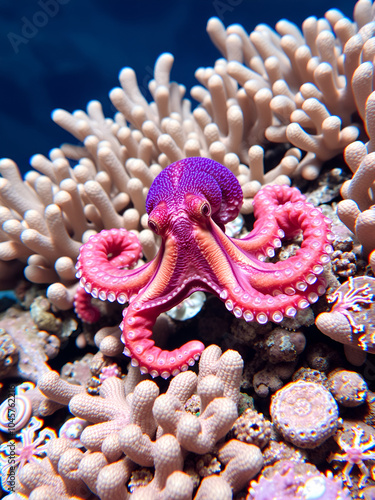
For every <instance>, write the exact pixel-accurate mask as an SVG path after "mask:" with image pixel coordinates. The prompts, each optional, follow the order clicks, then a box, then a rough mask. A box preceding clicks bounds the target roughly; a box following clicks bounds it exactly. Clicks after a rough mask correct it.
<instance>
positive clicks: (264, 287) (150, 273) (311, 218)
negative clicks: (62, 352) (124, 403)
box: [76, 157, 332, 378]
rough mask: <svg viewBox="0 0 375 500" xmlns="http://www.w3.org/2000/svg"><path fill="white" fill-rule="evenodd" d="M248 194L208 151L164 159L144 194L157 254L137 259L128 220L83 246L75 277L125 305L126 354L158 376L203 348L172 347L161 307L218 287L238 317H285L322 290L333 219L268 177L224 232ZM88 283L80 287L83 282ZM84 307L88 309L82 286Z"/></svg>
mask: <svg viewBox="0 0 375 500" xmlns="http://www.w3.org/2000/svg"><path fill="white" fill-rule="evenodd" d="M242 202H243V194H242V189H241V186H240V184H239V182H238V181H237V178H236V177H235V176H234V174H233V173H232V172H231V171H230V170H229V169H227V168H226V167H224V166H223V165H221V164H219V163H217V162H215V161H213V160H211V159H208V158H202V157H196V158H186V159H182V160H179V161H177V162H175V163H173V164H171V165H169V166H167V167H166V168H165V169H164V170H163V171H162V172H161V173H160V174H159V175H158V176H157V177H156V178H155V179H154V181H153V183H152V185H151V187H150V190H149V192H148V195H147V198H146V211H147V214H148V226H149V228H150V229H151V230H152V231H153V232H154V233H155V234H157V235H158V236H159V237H160V239H161V245H160V249H159V251H158V253H157V255H156V256H155V258H154V259H153V260H151V261H149V262H147V263H145V264H143V265H141V266H139V267H134V265H135V264H136V263H137V261H138V259H139V258H140V256H141V253H142V249H141V246H140V244H139V242H138V239H137V236H136V235H135V234H134V233H132V232H128V231H126V230H125V229H111V230H103V231H101V232H100V233H98V234H96V235H93V236H91V237H90V239H89V240H88V241H87V243H85V244H84V245H83V246H82V247H81V249H80V255H79V257H78V260H77V265H76V268H77V277H78V278H79V280H80V285H81V287H82V288H83V290H84V291H85V292H87V294H91V296H92V297H95V298H99V299H101V300H109V301H117V302H119V303H121V304H124V305H127V307H125V308H124V311H123V320H122V322H121V325H120V328H121V330H122V337H121V338H122V341H123V343H124V346H125V347H124V354H125V355H126V356H130V357H131V359H132V364H133V366H139V367H140V371H141V372H142V373H149V374H150V375H151V376H152V377H156V376H162V377H164V378H168V377H169V376H171V375H172V376H175V375H176V374H177V373H179V372H180V371H184V370H187V369H188V367H189V366H192V365H194V363H195V361H196V360H197V359H198V358H199V356H200V354H201V352H202V351H203V349H204V345H203V343H202V342H200V341H197V340H192V341H189V342H187V343H185V344H184V345H182V346H181V347H179V348H177V349H174V350H172V351H168V350H163V349H161V348H159V347H158V346H156V345H155V342H154V340H153V339H152V328H153V325H154V323H155V321H156V319H157V317H158V316H159V315H160V314H161V313H163V312H165V311H167V310H169V309H171V308H172V307H174V306H176V305H178V304H179V303H181V301H183V300H184V299H185V298H187V297H189V296H190V295H191V294H192V293H193V292H195V291H198V290H199V291H203V292H208V293H211V294H214V295H216V296H217V297H219V298H220V299H221V300H222V301H223V302H224V303H225V306H226V308H227V309H228V310H229V311H231V312H232V313H233V314H234V316H235V317H236V318H243V319H244V320H245V321H247V322H249V321H257V322H258V323H260V324H264V323H267V322H268V321H272V322H274V323H280V322H281V321H282V320H283V318H284V317H288V318H291V317H294V316H295V315H296V313H297V310H298V309H304V308H307V307H308V306H309V305H310V304H312V303H314V302H316V301H317V300H318V298H319V296H320V295H322V294H324V293H325V289H326V281H325V279H324V277H323V276H322V273H323V270H324V265H325V264H327V263H328V262H329V261H330V255H329V254H330V253H331V252H332V247H331V245H330V241H332V234H331V232H330V221H329V219H327V218H326V217H325V216H324V215H323V214H322V212H321V210H320V209H319V208H317V207H315V206H314V205H312V204H311V203H308V202H307V201H306V198H305V197H304V196H303V195H302V194H301V192H300V191H299V190H298V189H297V188H294V187H289V186H279V185H268V186H265V187H263V188H262V189H261V190H260V191H259V192H258V193H257V194H256V196H255V197H254V216H255V219H256V220H255V223H254V227H253V229H252V231H251V232H250V233H249V234H248V235H246V236H245V237H243V238H231V237H229V236H228V235H226V234H225V225H226V224H227V223H228V222H230V221H232V220H234V219H235V218H236V217H237V216H238V215H239V212H240V209H241V205H242ZM301 232H302V235H303V241H302V244H301V246H300V248H298V250H297V251H296V253H295V255H293V256H291V257H289V258H287V259H286V260H284V261H278V262H270V259H271V258H272V257H274V256H275V249H278V248H280V247H281V246H282V242H281V240H282V239H283V238H294V237H295V236H296V235H299V234H300V233H301ZM83 290H82V292H83V293H84V291H83ZM76 310H77V313H78V315H80V316H81V318H82V319H83V320H84V318H85V316H87V317H89V316H90V308H89V307H88V302H87V300H85V299H82V294H80V293H78V298H77V300H76Z"/></svg>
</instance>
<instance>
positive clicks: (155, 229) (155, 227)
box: [148, 219, 159, 234]
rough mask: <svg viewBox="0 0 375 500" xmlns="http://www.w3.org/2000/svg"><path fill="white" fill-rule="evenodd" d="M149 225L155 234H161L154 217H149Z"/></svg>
mask: <svg viewBox="0 0 375 500" xmlns="http://www.w3.org/2000/svg"><path fill="white" fill-rule="evenodd" d="M148 227H149V228H150V229H151V231H153V232H154V233H155V234H159V226H158V224H157V223H156V222H155V221H153V220H152V219H148Z"/></svg>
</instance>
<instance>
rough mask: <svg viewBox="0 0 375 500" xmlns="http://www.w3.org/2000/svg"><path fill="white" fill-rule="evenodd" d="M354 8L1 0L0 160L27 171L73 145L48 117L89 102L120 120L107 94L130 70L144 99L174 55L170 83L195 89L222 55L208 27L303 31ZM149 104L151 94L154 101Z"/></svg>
mask: <svg viewBox="0 0 375 500" xmlns="http://www.w3.org/2000/svg"><path fill="white" fill-rule="evenodd" d="M354 5H355V2H354V1H346V0H345V1H337V0H336V1H332V3H331V2H330V1H329V0H328V1H327V0H315V1H311V2H302V1H301V0H298V1H297V0H284V1H279V0H268V1H257V2H255V1H252V0H223V1H218V0H214V1H212V0H208V1H206V0H188V1H180V2H178V1H171V0H166V1H159V2H156V1H152V0H139V1H137V0H133V1H131V2H130V1H118V0H104V1H103V0H2V1H1V3H0V27H1V30H0V33H1V42H0V158H1V157H8V158H12V159H13V160H15V161H16V162H17V164H18V166H19V168H20V170H21V171H22V172H23V173H24V172H26V171H28V170H29V169H30V167H29V159H30V157H31V156H32V155H33V154H34V153H43V154H45V155H47V154H48V151H49V150H50V149H51V148H53V147H57V146H59V145H60V144H61V143H63V142H66V141H69V142H72V138H71V137H70V135H69V134H68V133H66V132H65V131H63V130H61V129H60V128H59V127H58V126H57V125H55V124H54V123H53V122H52V120H51V118H50V114H51V111H52V110H54V109H55V108H64V109H66V110H68V111H73V110H75V109H85V107H86V104H87V102H88V101H90V100H91V99H98V100H100V101H101V102H102V104H103V108H104V111H105V114H106V116H113V114H114V108H113V106H112V105H111V103H110V101H109V98H108V92H109V91H110V90H111V89H112V88H113V87H115V86H117V85H118V78H117V77H118V73H119V71H120V69H121V68H123V67H124V66H130V67H132V68H133V69H134V70H135V71H136V74H137V78H138V82H139V85H140V87H141V88H142V90H143V91H144V92H145V94H146V96H147V82H148V81H149V80H150V79H151V77H152V71H153V66H154V63H155V60H156V58H157V57H158V56H159V55H160V54H161V53H162V52H171V53H172V54H173V55H174V57H175V63H174V67H173V71H172V79H173V80H175V81H177V82H179V83H182V84H184V85H185V86H186V87H187V95H188V94H189V89H190V88H191V87H192V86H193V85H195V84H196V83H197V81H196V80H195V78H194V72H195V70H196V69H197V68H198V67H201V66H212V65H213V64H214V61H215V60H216V59H217V58H218V57H220V55H219V52H218V51H217V50H216V48H215V47H214V46H213V44H212V43H211V41H210V39H209V37H208V35H207V33H206V24H207V20H208V19H209V18H210V17H212V16H217V17H219V18H220V19H221V20H222V21H223V23H224V24H225V25H226V26H227V25H229V24H233V23H240V24H242V25H243V26H244V27H245V29H246V30H247V31H248V32H251V31H252V30H253V29H254V27H255V26H256V25H257V24H259V23H266V24H268V25H270V26H271V27H274V25H275V23H276V22H277V21H278V20H280V19H282V18H284V19H288V20H290V21H293V22H294V23H296V24H297V25H298V26H301V23H302V22H303V20H304V19H306V18H307V17H308V16H311V15H314V16H317V17H322V16H323V15H324V13H325V12H326V11H327V10H328V9H329V8H334V7H335V8H338V9H340V10H341V11H342V12H343V13H344V14H345V15H346V16H348V17H350V18H352V13H353V7H354ZM147 97H148V98H149V97H150V96H149V95H148V96H147Z"/></svg>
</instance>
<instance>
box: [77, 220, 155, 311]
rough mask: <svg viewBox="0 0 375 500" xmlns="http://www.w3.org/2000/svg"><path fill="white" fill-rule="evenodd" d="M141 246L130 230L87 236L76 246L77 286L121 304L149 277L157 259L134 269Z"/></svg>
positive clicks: (94, 295) (113, 230)
mask: <svg viewBox="0 0 375 500" xmlns="http://www.w3.org/2000/svg"><path fill="white" fill-rule="evenodd" d="M141 255H142V248H141V245H140V243H139V241H138V238H137V236H136V235H135V234H134V233H131V232H129V231H126V230H125V229H111V230H109V231H107V230H104V231H101V232H100V233H99V234H96V235H94V236H91V237H90V239H89V241H88V242H87V243H85V244H84V245H83V246H82V247H81V249H80V255H79V256H78V261H77V265H76V269H77V278H79V279H80V285H81V286H82V287H84V289H85V290H86V292H87V293H90V294H91V295H92V296H93V297H94V298H99V299H101V300H109V301H110V302H113V301H115V300H117V302H119V303H120V304H124V303H125V302H127V301H128V300H129V298H130V297H131V296H132V295H134V294H135V293H138V291H139V290H140V289H141V288H142V287H143V286H145V285H146V284H147V283H148V282H149V281H150V279H151V278H152V276H153V274H154V272H155V269H156V267H157V259H154V261H152V262H150V263H148V264H144V265H143V266H141V267H139V268H137V269H127V268H128V267H129V266H132V265H134V264H136V263H137V262H138V260H139V258H140V257H141Z"/></svg>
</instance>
